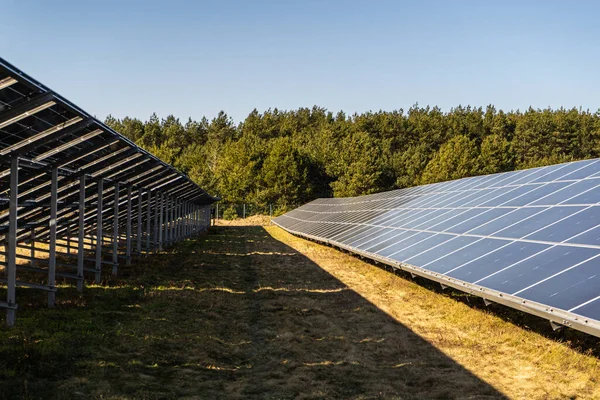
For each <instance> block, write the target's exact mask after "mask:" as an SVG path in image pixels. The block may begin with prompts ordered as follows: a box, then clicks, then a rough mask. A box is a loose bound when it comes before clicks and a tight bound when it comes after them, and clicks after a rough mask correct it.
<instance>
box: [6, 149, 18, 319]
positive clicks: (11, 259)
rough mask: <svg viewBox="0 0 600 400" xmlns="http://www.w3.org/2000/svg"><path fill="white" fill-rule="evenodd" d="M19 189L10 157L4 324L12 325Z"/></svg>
mask: <svg viewBox="0 0 600 400" xmlns="http://www.w3.org/2000/svg"><path fill="white" fill-rule="evenodd" d="M18 189H19V159H18V158H17V157H12V158H11V160H10V198H9V205H8V210H9V211H8V212H9V217H8V236H7V241H6V253H7V265H6V279H7V282H6V285H7V292H6V303H7V306H8V308H7V310H6V325H8V326H13V325H14V324H15V317H16V315H15V314H16V308H17V302H16V298H15V297H16V288H17V211H18V207H17V200H18V197H19V196H18Z"/></svg>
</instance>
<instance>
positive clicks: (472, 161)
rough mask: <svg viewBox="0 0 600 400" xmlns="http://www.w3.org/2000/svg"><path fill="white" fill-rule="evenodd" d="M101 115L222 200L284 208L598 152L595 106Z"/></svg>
mask: <svg viewBox="0 0 600 400" xmlns="http://www.w3.org/2000/svg"><path fill="white" fill-rule="evenodd" d="M105 122H106V124H107V125H109V126H111V127H112V128H114V129H115V130H117V131H119V132H121V133H122V134H124V135H125V136H127V137H129V138H130V139H131V140H133V141H134V142H136V143H137V144H138V145H140V146H141V147H144V148H146V149H147V150H149V151H150V152H152V153H154V154H156V155H157V156H159V157H160V158H162V159H164V160H165V161H167V162H170V163H172V164H173V165H175V166H176V167H177V168H179V169H180V170H181V171H183V172H184V173H187V174H188V175H189V176H190V178H191V179H193V180H194V181H196V182H197V183H198V184H199V185H201V186H202V187H203V188H205V189H206V190H208V191H209V192H210V193H212V194H215V195H218V196H220V197H222V198H223V199H224V200H226V201H227V202H231V203H242V202H247V203H255V204H259V205H266V204H269V203H275V204H277V205H278V206H279V207H281V208H284V209H287V208H291V207H295V206H297V205H300V204H303V203H305V202H308V201H310V200H313V199H315V198H317V197H331V196H358V195H363V194H369V193H375V192H380V191H385V190H391V189H396V188H402V187H408V186H413V185H419V184H424V183H433V182H440V181H445V180H450V179H458V178H464V177H467V176H473V175H480V174H490V173H496V172H505V171H510V170H514V169H522V168H528V167H534V166H542V165H549V164H555V163H559V162H565V161H571V160H579V159H585V158H595V157H599V156H600V111H599V112H595V113H593V112H590V111H584V110H581V109H575V108H573V109H564V108H559V109H550V108H547V109H543V110H540V109H532V108H530V109H528V110H526V111H524V112H521V111H510V112H504V111H502V110H497V109H496V108H495V107H493V106H491V105H490V106H488V107H486V108H485V109H484V108H481V107H478V108H477V107H470V106H467V107H462V106H459V107H456V108H453V109H451V110H450V111H448V112H442V111H441V110H440V109H439V108H437V107H433V108H432V107H419V106H417V105H415V106H413V107H411V108H410V109H409V110H408V111H404V110H395V111H389V112H387V111H379V112H366V113H363V114H354V115H351V116H347V115H346V114H345V113H343V112H338V113H337V114H335V115H334V114H333V113H332V112H330V111H328V110H326V109H324V108H320V107H316V106H315V107H313V108H299V109H297V110H290V111H281V110H278V109H269V110H267V111H265V112H263V113H260V112H258V111H257V110H256V109H255V110H253V111H252V112H251V113H250V114H249V115H248V117H247V118H246V119H245V120H244V121H242V122H240V123H239V124H235V123H234V121H233V120H232V119H231V118H230V117H229V116H228V115H227V114H226V113H225V112H223V111H222V112H220V113H219V114H218V115H217V116H216V117H215V118H213V119H212V120H209V119H207V118H202V119H201V120H200V121H194V120H192V119H189V120H188V121H185V122H181V121H180V120H179V119H177V118H175V117H174V116H172V115H169V116H167V117H165V118H162V119H161V118H159V117H158V116H157V115H156V114H152V115H151V116H150V117H149V119H148V120H147V121H144V122H143V121H141V120H139V119H136V118H131V117H125V118H123V119H117V118H114V117H112V116H108V117H107V118H106V121H105Z"/></svg>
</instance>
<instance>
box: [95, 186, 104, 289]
mask: <svg viewBox="0 0 600 400" xmlns="http://www.w3.org/2000/svg"><path fill="white" fill-rule="evenodd" d="M103 194H104V179H100V180H99V181H98V210H97V217H96V279H95V281H96V283H100V281H101V280H102V245H103V242H104V241H103V240H102V205H103V204H102V203H103V201H102V195H103Z"/></svg>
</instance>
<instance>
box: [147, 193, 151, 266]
mask: <svg viewBox="0 0 600 400" xmlns="http://www.w3.org/2000/svg"><path fill="white" fill-rule="evenodd" d="M146 194H147V195H148V200H147V204H146V254H150V241H151V240H150V239H151V235H150V233H151V232H152V226H151V221H152V193H151V192H150V190H147V191H146Z"/></svg>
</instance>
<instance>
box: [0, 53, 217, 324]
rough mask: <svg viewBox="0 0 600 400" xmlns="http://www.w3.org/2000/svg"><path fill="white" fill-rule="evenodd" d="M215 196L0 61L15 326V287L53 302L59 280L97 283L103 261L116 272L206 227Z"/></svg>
mask: <svg viewBox="0 0 600 400" xmlns="http://www.w3.org/2000/svg"><path fill="white" fill-rule="evenodd" d="M216 200H218V199H216V198H214V197H212V196H210V195H209V194H208V193H207V192H206V191H204V190H203V189H202V188H200V187H199V186H198V185H196V184H195V183H194V182H192V181H191V180H190V179H188V177H187V176H185V175H184V174H182V173H181V172H179V171H177V170H176V169H175V168H173V167H172V166H171V165H169V164H167V163H165V162H163V161H161V160H160V159H158V158H156V157H155V156H153V155H151V154H150V153H148V152H146V151H145V150H143V149H141V148H139V147H137V146H136V145H135V144H134V143H133V142H131V141H130V140H128V139H127V138H125V137H124V136H122V135H120V134H119V133H117V132H115V131H114V130H112V129H111V128H109V127H108V126H106V125H104V124H103V123H101V122H100V121H98V120H97V119H96V118H94V117H93V116H91V115H90V114H88V113H86V112H85V111H83V110H82V109H81V108H79V107H77V106H76V105H74V104H73V103H71V102H70V101H68V100H67V99H65V98H64V97H62V96H60V95H59V94H57V93H56V92H53V91H52V90H50V89H49V88H47V87H46V86H44V85H42V84H41V83H40V82H38V81H36V80H34V79H33V78H31V77H30V76H28V75H27V74H25V73H24V72H22V71H20V70H19V69H17V68H16V67H15V66H13V65H11V64H10V63H8V62H7V61H5V60H3V59H1V58H0V245H2V247H3V248H4V249H3V251H2V252H1V253H0V255H1V256H3V257H4V261H3V262H1V264H0V265H3V266H4V267H5V268H4V274H5V277H4V278H2V279H1V280H0V282H1V283H3V284H4V289H5V290H6V292H7V294H6V299H7V300H6V302H0V308H6V309H7V310H8V311H7V322H8V324H9V325H12V324H13V323H14V317H15V310H16V308H17V303H16V298H15V297H16V287H26V288H34V289H40V290H45V291H47V292H48V293H49V296H48V304H49V305H50V306H52V305H54V297H55V292H56V278H57V277H61V278H65V279H73V280H75V281H77V286H78V287H79V288H80V289H81V288H82V287H83V281H84V278H85V274H86V273H91V274H92V275H91V276H93V277H94V278H95V280H96V281H98V282H100V281H101V280H102V271H103V269H102V267H103V266H106V265H108V266H109V267H110V269H109V270H110V271H112V273H116V272H117V267H118V265H119V262H120V260H124V261H125V262H126V263H129V262H130V260H131V257H132V255H133V254H142V253H143V252H146V253H148V252H151V251H157V250H158V249H160V248H162V246H163V245H169V244H172V243H174V242H175V241H177V240H180V239H182V238H185V237H187V236H189V235H191V234H193V233H195V232H198V231H199V230H203V229H205V228H206V227H207V226H208V225H209V223H210V206H209V205H210V204H211V203H213V202H214V201H216ZM58 241H60V243H61V244H62V245H63V246H64V247H66V249H67V250H66V252H65V251H62V252H59V251H58V248H57V242H58ZM39 243H45V244H47V247H44V246H40V245H39ZM75 249H76V250H77V251H76V252H74V251H72V250H75ZM23 250H28V251H29V254H26V253H27V251H23ZM86 251H87V252H88V253H90V252H91V253H92V255H91V256H90V255H85V254H84V253H85V252H86ZM42 253H43V254H46V255H47V256H46V257H38V256H37V255H38V254H42ZM17 271H18V272H19V275H20V274H21V272H22V273H24V275H25V276H26V277H27V278H28V279H29V280H28V281H25V280H19V279H18V276H17ZM35 274H38V276H39V277H40V279H39V280H35V279H33V280H32V279H31V276H32V275H35Z"/></svg>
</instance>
